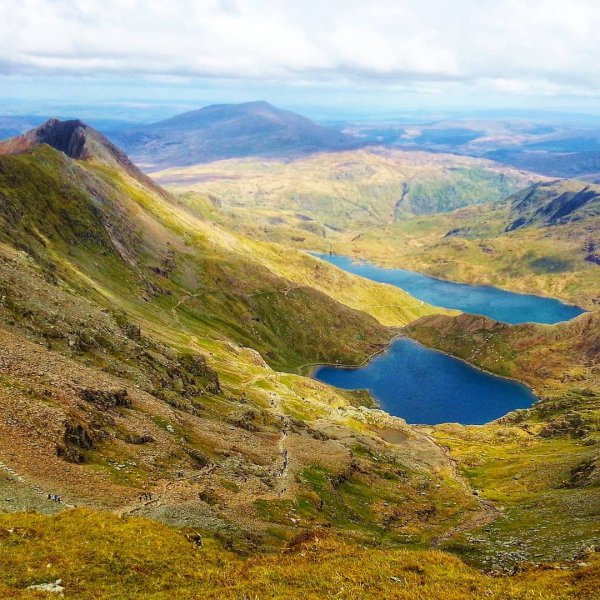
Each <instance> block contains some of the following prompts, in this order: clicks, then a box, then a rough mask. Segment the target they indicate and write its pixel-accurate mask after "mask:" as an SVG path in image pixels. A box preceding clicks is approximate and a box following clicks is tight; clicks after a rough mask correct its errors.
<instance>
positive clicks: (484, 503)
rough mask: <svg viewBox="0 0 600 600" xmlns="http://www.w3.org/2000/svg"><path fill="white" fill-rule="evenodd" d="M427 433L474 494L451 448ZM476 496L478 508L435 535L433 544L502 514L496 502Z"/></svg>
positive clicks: (458, 476)
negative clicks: (451, 452) (450, 450)
mask: <svg viewBox="0 0 600 600" xmlns="http://www.w3.org/2000/svg"><path fill="white" fill-rule="evenodd" d="M426 435H427V437H429V438H430V439H431V441H432V442H433V443H434V444H436V445H437V446H438V447H440V448H441V449H442V450H443V452H444V454H445V455H446V458H447V459H448V464H449V466H450V468H451V470H452V476H453V478H454V479H455V480H456V481H457V482H458V483H460V485H461V486H462V487H463V488H464V489H465V490H467V491H468V492H470V493H472V494H473V488H471V486H470V485H469V483H468V481H467V480H466V479H465V478H464V477H463V475H462V474H461V472H460V470H459V468H458V466H457V464H456V460H455V459H454V458H453V457H452V456H451V454H450V452H449V450H448V449H447V448H445V447H444V446H440V445H439V444H437V442H436V441H435V439H434V438H433V437H432V436H431V435H429V434H426ZM474 497H476V498H477V504H478V509H477V510H474V511H472V512H471V513H470V514H468V515H467V516H466V518H465V519H464V520H462V521H461V522H460V523H458V524H456V525H454V526H453V527H451V528H450V529H448V531H445V532H444V533H441V534H440V535H438V536H436V537H434V538H433V539H432V540H431V544H432V545H433V546H441V545H442V544H443V543H444V542H447V541H448V540H451V539H452V538H454V537H455V536H457V535H459V534H460V533H464V532H466V531H471V530H473V529H478V528H479V527H484V526H485V525H488V524H489V523H491V522H492V521H495V520H496V519H497V518H498V517H499V516H500V514H501V512H502V511H501V510H500V509H499V508H498V507H497V506H496V505H495V504H493V503H492V502H490V501H489V500H484V499H483V498H480V497H479V496H475V494H474Z"/></svg>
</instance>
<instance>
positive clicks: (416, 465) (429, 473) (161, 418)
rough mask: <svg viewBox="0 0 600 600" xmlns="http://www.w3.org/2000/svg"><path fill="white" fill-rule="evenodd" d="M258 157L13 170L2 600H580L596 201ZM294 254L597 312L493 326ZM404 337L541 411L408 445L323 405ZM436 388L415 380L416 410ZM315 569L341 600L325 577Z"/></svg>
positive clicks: (373, 414) (4, 266) (105, 146)
mask: <svg viewBox="0 0 600 600" xmlns="http://www.w3.org/2000/svg"><path fill="white" fill-rule="evenodd" d="M294 151H295V150H294ZM258 154H259V156H255V157H247V158H242V159H240V158H233V159H231V160H224V161H218V162H212V163H203V164H194V165H192V166H189V167H173V168H170V169H167V170H163V171H160V172H157V173H152V174H151V176H148V175H147V174H145V173H143V172H142V171H141V170H139V168H138V167H137V166H136V165H135V164H134V163H133V162H132V161H131V160H130V159H129V158H128V157H127V155H126V154H125V153H124V152H123V151H122V150H120V149H119V148H118V147H116V146H115V145H113V144H112V143H111V142H109V141H108V140H107V139H106V138H105V137H104V136H103V135H102V134H100V133H99V132H98V131H96V130H94V129H93V128H91V127H90V126H88V125H86V124H85V123H83V122H81V121H58V120H50V121H48V122H46V123H45V124H43V125H42V126H40V127H38V128H36V129H34V130H32V131H30V132H28V133H26V134H24V135H22V136H19V137H17V138H13V139H10V140H8V141H5V142H0V261H1V262H0V267H1V268H0V317H1V324H0V338H1V343H0V367H1V370H0V406H1V411H0V461H1V463H0V468H1V469H2V470H1V471H0V481H1V483H2V490H3V494H2V498H0V509H1V510H2V511H3V513H4V514H2V515H1V516H0V556H2V560H3V561H11V576H10V578H8V579H6V580H5V581H3V582H1V583H0V591H2V592H3V593H5V594H6V595H7V596H8V597H15V598H16V597H24V598H26V597H35V596H32V595H31V593H30V592H27V591H25V588H26V587H27V585H29V584H30V583H31V582H32V581H33V580H37V579H40V578H42V577H44V578H54V579H61V578H64V579H65V582H66V583H67V585H69V587H68V588H67V589H68V592H67V595H72V596H73V597H82V598H86V597H90V598H91V597H102V594H106V593H107V592H106V590H107V587H106V586H109V585H110V581H111V578H112V577H113V575H114V574H116V573H117V572H119V570H120V569H123V570H124V571H125V572H127V573H128V575H127V581H125V582H124V583H123V584H122V585H123V587H122V588H121V590H120V592H119V593H120V594H121V596H115V597H123V598H127V597H133V596H132V594H134V593H135V591H134V590H135V589H137V586H139V585H142V583H141V579H142V578H143V579H144V581H146V582H147V583H145V584H144V585H147V586H149V587H148V588H147V589H146V592H145V597H156V598H161V597H165V598H166V597H173V598H177V597H181V598H188V597H194V596H193V594H198V593H201V594H202V595H203V597H232V598H233V597H240V594H246V596H247V595H248V594H250V593H254V590H260V587H259V586H264V585H266V584H265V581H267V580H268V581H271V583H272V582H273V581H274V579H273V578H275V579H277V577H278V576H279V575H278V574H280V575H281V577H284V581H278V582H277V583H276V584H274V585H276V586H279V587H275V588H274V591H273V594H272V596H268V597H274V598H275V597H281V596H282V595H285V593H286V591H285V590H286V589H287V590H289V587H288V586H290V585H295V586H297V587H298V589H303V587H302V586H305V589H306V594H305V595H306V596H307V597H315V598H316V597H322V593H323V590H330V589H334V588H335V589H337V590H338V591H339V589H340V588H339V586H340V585H343V586H346V587H344V594H345V595H343V596H342V597H348V598H351V597H361V596H359V595H358V594H359V592H358V591H357V590H358V589H359V588H361V587H364V586H367V587H368V588H369V589H371V590H375V593H379V594H384V595H385V594H388V595H390V597H398V598H401V597H409V596H410V597H415V596H414V594H415V590H420V591H419V593H422V594H425V596H423V597H427V594H436V595H437V596H435V595H434V596H431V597H441V596H440V594H444V597H449V598H452V597H456V598H462V597H469V596H468V594H471V597H477V596H478V595H480V594H482V593H485V594H487V595H488V596H489V597H497V598H502V597H506V594H505V590H506V589H507V587H508V589H510V590H511V591H510V593H511V594H513V596H508V597H526V596H523V594H525V593H527V592H526V591H525V590H527V589H535V590H537V591H539V594H540V595H542V596H543V597H548V598H552V597H556V598H561V597H578V596H576V595H572V596H570V595H569V594H571V593H572V592H573V594H575V592H574V589H575V588H574V586H575V583H574V582H575V581H577V582H578V584H577V585H578V589H583V590H584V593H585V590H586V587H585V586H586V585H587V586H589V589H592V588H593V586H594V585H595V584H596V582H597V578H598V569H599V568H600V565H599V564H598V561H597V559H596V553H595V551H594V549H595V548H596V546H597V544H599V543H600V540H599V537H598V536H599V535H600V533H599V531H598V526H597V524H598V518H599V515H598V508H597V507H598V506H600V502H599V500H600V499H599V497H598V490H599V489H600V488H599V485H598V483H599V482H598V478H597V474H598V464H597V463H598V456H597V447H598V444H599V443H600V437H599V436H600V427H599V423H600V420H599V419H600V388H599V387H598V386H599V385H600V383H599V381H600V378H599V374H598V369H599V365H598V355H599V354H600V348H599V347H598V343H599V342H598V340H599V339H600V331H599V326H598V325H599V324H598V311H597V305H598V279H597V277H598V274H597V270H598V269H599V268H600V267H598V265H597V264H596V261H595V260H594V257H595V256H596V246H595V243H596V242H595V239H596V237H595V236H596V233H597V230H598V219H599V218H600V216H599V213H598V206H599V204H598V199H599V198H600V195H598V194H597V193H596V189H595V187H594V186H591V185H588V184H584V183H580V182H556V181H548V180H547V179H545V178H543V177H540V176H539V175H535V174H531V173H526V172H520V171H516V170H514V169H511V168H508V167H503V166H500V165H498V164H496V163H491V162H490V161H487V160H481V159H471V158H466V157H459V156H452V155H442V154H439V155H434V154H427V153H424V152H402V151H396V150H389V149H384V148H379V149H378V148H369V149H364V148H362V149H344V150H343V151H339V149H338V148H335V149H334V150H333V151H327V152H326V151H323V152H320V153H316V154H315V153H310V155H309V156H293V157H290V158H289V159H286V160H285V161H284V160H281V159H277V158H273V157H271V156H267V155H262V151H261V152H259V153H258ZM169 160H170V159H169ZM146 166H147V165H146ZM162 185H165V186H166V188H163V187H162ZM307 251H317V252H321V253H329V252H333V253H337V254H340V255H345V256H348V257H351V258H352V259H357V260H358V261H360V260H363V259H366V260H369V261H372V262H373V263H374V264H375V265H380V266H382V267H387V268H390V267H400V268H405V269H411V270H414V271H419V272H422V273H426V274H429V275H433V276H435V277H441V278H443V279H449V280H455V281H462V282H466V283H471V284H490V285H495V286H498V287H502V288H506V289H508V290H514V291H518V292H527V293H529V294H538V295H544V296H549V297H553V298H558V299H561V300H563V301H565V302H567V303H570V304H573V305H577V306H581V307H582V308H583V309H585V310H586V311H587V312H582V311H581V310H577V311H575V312H572V313H571V312H569V313H568V314H567V313H565V314H564V318H562V317H561V318H558V317H557V318H554V317H552V318H550V319H549V322H550V323H555V322H556V321H564V322H562V323H558V324H556V325H544V324H532V323H530V322H527V323H522V321H529V320H530V319H529V318H528V317H523V319H515V320H514V322H515V323H521V324H508V323H504V322H499V321H502V320H503V319H499V321H494V320H492V319H489V318H486V317H481V316H473V315H471V314H467V313H459V311H458V310H456V309H457V308H459V309H464V307H463V306H455V305H451V304H447V303H445V302H439V304H440V305H442V306H448V308H442V307H440V306H435V305H434V304H437V303H438V302H437V301H432V300H430V301H429V302H428V301H427V299H423V298H419V297H415V296H413V295H411V294H410V293H409V292H407V291H405V290H404V289H402V288H401V287H397V286H395V285H390V284H389V283H393V282H390V281H387V280H383V281H384V282H383V283H382V282H380V281H372V280H369V279H367V278H365V277H361V276H358V275H356V274H355V273H352V272H346V271H344V270H341V269H339V268H337V267H336V266H335V264H329V262H328V261H329V260H330V259H331V257H330V255H329V254H325V255H324V258H325V259H326V260H320V259H319V258H316V257H315V256H311V255H310V254H309V253H308V252H307ZM590 257H592V258H590ZM333 262H335V261H333ZM363 266H364V265H363ZM415 293H416V292H415ZM444 293H445V292H443V291H442V292H441V293H440V294H441V296H438V297H440V298H441V297H442V296H443V295H444ZM459 295H460V294H459ZM542 300H544V299H542ZM494 301H495V300H494V299H493V300H492V301H491V303H492V304H493V303H494ZM565 308H566V309H568V308H569V307H566V306H565V305H564V304H561V303H558V302H556V303H555V304H553V309H554V310H558V311H559V314H560V310H563V309H565ZM571 308H572V307H571ZM519 310H520V309H515V311H516V312H518V311H519ZM537 311H538V309H537V308H535V309H534V310H533V312H534V313H535V312H537ZM494 316H496V317H497V318H499V317H498V315H497V314H495V315H494ZM521 316H522V315H521ZM543 320H544V319H541V318H540V321H543ZM547 320H548V319H547ZM398 336H402V337H406V338H412V339H414V340H416V341H417V342H419V343H420V344H423V345H424V346H427V347H431V348H435V349H438V350H441V351H443V352H444V353H445V354H446V355H453V356H455V357H458V358H460V359H462V360H464V361H467V362H468V363H471V364H472V365H474V366H475V367H478V368H480V369H483V370H485V371H487V372H489V373H493V374H497V375H500V376H502V377H509V378H511V379H514V380H516V381H517V382H522V383H523V384H526V385H527V386H529V387H530V388H531V389H532V390H533V392H534V393H535V396H536V397H537V398H539V401H537V402H535V403H534V404H533V405H531V404H532V402H534V400H535V398H533V397H528V398H527V401H526V402H524V403H515V401H514V398H511V402H509V403H507V404H505V405H503V406H505V409H502V410H500V413H501V414H500V413H498V414H494V415H493V416H490V415H487V416H485V417H483V418H481V419H478V420H469V419H468V418H467V417H464V418H463V417H460V418H457V420H459V421H460V423H447V422H446V421H447V417H446V418H440V419H439V420H434V419H431V420H424V421H419V420H413V419H408V421H409V422H407V420H405V419H403V418H400V417H397V416H392V415H390V414H389V412H385V410H382V408H383V409H386V408H388V407H387V406H386V404H385V402H381V405H382V406H377V405H376V404H375V403H374V400H373V398H372V397H371V396H370V395H369V394H368V393H367V392H366V391H365V390H363V389H353V390H342V389H337V388H335V387H332V386H329V385H326V384H324V383H322V382H320V381H318V380H317V379H314V378H311V377H310V375H311V373H312V372H313V371H314V369H315V367H316V366H318V365H323V364H327V365H331V366H332V367H335V366H336V365H338V366H342V365H346V366H347V365H363V364H364V365H366V367H365V368H367V369H368V368H370V367H372V366H373V365H374V364H376V363H377V361H380V360H382V359H385V357H386V356H387V355H388V353H383V354H382V352H384V351H385V349H386V348H387V347H388V346H389V344H390V343H393V340H394V339H396V338H397V337H398ZM400 341H401V342H405V343H407V344H408V345H410V344H414V342H412V341H411V340H410V339H404V340H400ZM393 347H394V346H393V345H392V348H393ZM423 350H425V348H423ZM388 352H389V351H388ZM442 356H443V358H444V359H447V360H450V357H449V356H445V355H442ZM373 357H377V358H373ZM451 360H454V359H451ZM444 364H445V363H444ZM460 364H461V365H462V366H464V367H467V365H465V364H464V363H460ZM469 368H471V367H469ZM443 369H444V367H443V366H441V363H435V364H428V366H426V367H424V371H422V373H421V376H420V377H421V379H420V380H419V382H417V386H418V387H419V388H420V390H419V391H420V393H421V395H422V396H421V397H420V399H419V402H423V401H427V399H428V398H430V397H433V394H429V392H428V390H430V389H432V388H429V387H428V385H430V384H432V383H433V382H429V381H428V380H429V379H432V380H433V379H434V377H433V375H432V374H431V373H430V371H433V370H435V376H436V377H437V376H440V375H442V374H443V372H442V370H443ZM332 370H335V368H333V369H332ZM438 370H439V371H440V372H438ZM478 373H480V374H482V375H485V374H484V373H481V372H480V371H478ZM403 374H404V375H405V376H407V377H408V379H409V380H410V381H412V380H411V371H410V370H409V369H408V368H407V373H403ZM485 376H486V377H489V375H485ZM384 378H385V373H384ZM500 381H502V382H503V383H507V384H511V385H513V386H518V384H517V383H514V382H506V381H505V380H500ZM391 383H392V386H395V387H396V389H401V387H402V385H405V384H403V383H402V382H397V381H396V380H394V381H392V382H391ZM444 385H445V383H444V379H443V376H442V377H441V378H440V379H439V381H438V387H439V390H440V391H441V394H442V397H441V398H442V399H445V400H449V401H450V404H452V403H453V402H456V401H457V399H458V398H460V397H461V392H460V391H459V392H458V395H455V396H452V397H451V398H444V397H443V396H444ZM351 387H354V388H362V387H363V385H362V384H361V385H355V386H351ZM367 387H369V386H367ZM509 388H510V386H509ZM510 389H516V388H510ZM508 393H510V392H507V391H506V390H501V391H499V392H498V394H499V397H501V399H502V400H506V396H507V394H508ZM482 394H485V392H482V391H481V390H479V391H477V392H475V395H482ZM518 407H520V408H521V409H520V410H515V411H512V412H508V411H510V410H512V409H514V408H518ZM506 412H508V414H506ZM398 414H402V413H398ZM496 416H498V417H501V418H498V419H497V420H494V421H491V422H489V421H490V419H492V418H495V417H496ZM414 422H422V423H427V424H426V425H419V426H415V425H414V424H412V423H414ZM468 423H486V424H483V425H469V424H468ZM55 494H56V495H58V496H60V498H61V502H60V503H59V502H54V501H52V500H51V499H49V496H53V495H55ZM31 510H35V511H36V512H37V514H35V515H34V514H32V513H29V512H27V511H31ZM574 512H576V513H577V519H576V521H566V520H565V519H564V515H565V514H573V513H574ZM84 523H87V525H84ZM83 527H85V531H86V536H87V537H88V541H89V545H90V546H91V547H93V550H90V549H89V548H88V549H87V550H86V549H85V548H86V545H85V544H83V545H82V543H81V542H80V541H78V539H77V536H78V535H79V534H78V532H81V529H82V528H83ZM15 531H16V532H17V533H15ZM20 532H21V533H22V535H21V533H20ZM132 532H136V533H135V536H136V539H137V543H136V544H134V545H133V546H129V545H128V544H127V542H126V541H125V540H126V539H127V537H128V536H131V535H132ZM56 536H59V537H60V538H61V539H62V540H66V542H64V552H62V553H61V555H60V556H49V555H48V545H53V544H55V543H56ZM108 538H110V539H111V540H113V544H114V546H113V547H115V548H118V552H117V554H118V557H117V556H116V554H114V553H113V554H112V555H111V554H110V551H109V548H108V546H107V539H108ZM557 538H558V539H560V543H559V544H556V543H555V542H556V539H557ZM432 548H433V549H432ZM8 549H10V553H9V550H8ZM157 549H159V550H158V552H156V550H157ZM86 552H91V553H92V554H93V560H92V562H93V564H94V565H96V566H94V567H93V569H92V570H89V569H82V566H81V557H82V556H83V555H84V554H85V553H86ZM175 555H176V559H175V561H174V562H171V559H172V558H173V556H175ZM199 561H203V564H204V565H207V564H208V566H205V567H204V570H203V569H200V568H199V567H198V564H197V563H198V562H199ZM207 561H208V562H207ZM357 561H359V563H360V565H361V566H360V567H358V568H357V567H356V565H357ZM463 561H464V562H463ZM20 562H21V563H24V564H29V565H33V566H31V567H30V568H31V571H27V570H24V569H22V568H21V567H20V566H18V563H20ZM34 563H35V564H34ZM117 563H118V564H117ZM318 563H321V564H327V565H331V568H332V569H334V568H335V569H338V570H339V572H340V573H342V572H344V571H347V570H348V569H349V568H352V569H355V573H356V575H355V577H354V578H350V579H344V577H342V578H341V579H339V580H338V578H337V576H336V577H334V578H326V577H325V575H324V573H325V572H324V571H320V572H321V573H322V575H320V576H319V577H316V575H315V572H314V568H315V564H318ZM42 564H43V565H44V569H46V570H45V571H44V570H43V569H42V566H41V565H42ZM375 564H378V565H379V566H378V567H377V568H374V565H375ZM46 565H49V566H47V567H46ZM350 565H352V567H350ZM467 565H469V566H467ZM548 565H554V566H558V567H559V568H557V569H554V567H553V566H552V567H551V566H548ZM95 569H103V570H106V571H107V572H108V573H113V575H108V576H107V577H105V578H102V579H101V580H100V579H98V578H96V577H95V575H94V570H95ZM477 569H482V571H479V570H477ZM267 572H268V573H269V575H266V573H267ZM174 573H178V575H177V576H175V575H174ZM181 574H185V576H183V575H181ZM490 574H493V575H494V577H491V576H490ZM342 580H343V581H344V582H345V583H342ZM76 582H77V583H76ZM311 582H312V583H311ZM400 582H403V583H401V584H400ZM3 586H4V587H3ZM399 588H400V589H399ZM444 590H445V591H444ZM484 590H485V591H484ZM257 593H259V592H257ZM360 593H362V592H360ZM577 593H579V592H577ZM94 594H96V596H94ZM278 594H279V596H278ZM319 594H321V596H319ZM403 594H404V595H403ZM452 594H454V596H453V595H452ZM553 594H554V596H553ZM241 597H243V596H241ZM283 597H285V596H283ZM580 597H585V596H580Z"/></svg>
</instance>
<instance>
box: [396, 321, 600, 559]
mask: <svg viewBox="0 0 600 600" xmlns="http://www.w3.org/2000/svg"><path fill="white" fill-rule="evenodd" d="M407 332H408V333H409V334H410V335H411V336H413V337H414V338H416V339H417V340H419V341H420V342H422V343H424V344H427V345H429V346H433V347H435V348H439V349H440V350H443V351H444V352H448V353H450V354H454V355H455V356H458V357H460V358H462V359H464V360H468V361H469V362H471V363H473V364H475V365H477V366H479V367H481V368H484V369H486V370H488V371H491V372H493V373H498V374H500V375H503V376H508V377H512V378H515V379H518V380H520V381H523V382H525V383H527V384H528V385H530V386H531V387H532V388H533V389H534V390H535V392H536V394H537V395H538V397H539V398H540V402H538V403H536V404H535V405H534V406H533V407H532V408H530V409H528V410H518V411H514V412H513V413H511V414H509V415H507V416H506V417H504V418H502V419H499V420H498V421H497V422H495V423H490V424H488V425H484V426H481V427H466V426H460V425H440V426H437V427H435V428H434V429H433V430H432V433H433V435H434V437H435V439H436V440H438V442H439V443H442V444H444V445H445V446H446V447H448V448H449V449H450V453H451V456H452V457H453V458H455V459H456V460H457V464H458V466H459V467H460V469H461V472H462V473H463V474H464V475H465V477H467V479H468V480H469V482H470V484H471V485H472V486H473V487H474V488H475V489H478V490H479V492H478V493H479V495H480V497H482V498H485V499H487V500H489V501H492V502H493V503H494V504H495V505H496V506H501V507H503V512H502V514H501V515H499V518H498V519H496V520H495V521H494V522H493V523H491V524H488V525H486V526H485V527H481V528H477V529H475V530H473V531H471V532H468V533H463V534H462V535H460V536H458V537H456V538H455V539H454V540H453V541H451V542H448V543H447V547H448V548H452V549H453V550H455V551H458V552H459V553H462V554H464V555H465V556H467V557H469V558H470V559H471V560H474V561H475V562H477V563H478V564H481V565H483V566H485V567H487V568H490V567H491V568H494V567H497V566H504V567H510V566H511V565H513V566H514V565H516V564H518V563H519V562H520V561H539V560H554V559H557V558H558V557H560V556H563V555H565V553H567V554H568V553H571V554H577V553H578V552H581V551H583V550H584V549H585V548H589V547H597V544H598V543H599V542H600V512H599V510H600V464H599V459H600V455H599V453H598V444H599V443H600V313H598V312H593V313H588V314H583V315H580V316H579V317H577V318H576V319H573V320H572V321H569V322H566V323H560V324H558V325H555V326H548V325H533V324H525V325H517V326H513V325H506V324H504V323H497V322H494V321H492V320H490V319H487V318H485V317H475V316H472V315H460V316H457V317H445V316H436V317H425V318H423V319H420V320H419V321H417V322H416V323H414V324H412V325H411V326H409V327H408V328H407Z"/></svg>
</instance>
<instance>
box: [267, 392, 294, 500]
mask: <svg viewBox="0 0 600 600" xmlns="http://www.w3.org/2000/svg"><path fill="white" fill-rule="evenodd" d="M269 403H270V405H271V408H272V409H274V411H275V412H276V414H277V416H278V417H279V418H280V419H281V434H280V436H279V441H278V443H277V447H278V450H279V452H278V454H279V459H280V460H279V466H278V467H277V468H276V469H275V471H274V475H275V478H276V480H277V481H276V485H275V491H276V492H277V495H278V496H283V495H284V494H285V493H286V492H287V490H288V488H289V483H290V481H289V479H290V475H291V474H290V471H289V464H290V455H289V449H288V436H289V431H290V420H289V418H288V416H287V415H286V414H285V413H284V412H283V407H282V406H281V399H280V397H279V396H278V395H277V394H275V393H273V394H272V396H271V399H270V401H269Z"/></svg>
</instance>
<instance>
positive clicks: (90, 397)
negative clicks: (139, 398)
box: [79, 389, 131, 410]
mask: <svg viewBox="0 0 600 600" xmlns="http://www.w3.org/2000/svg"><path fill="white" fill-rule="evenodd" d="M79 395H80V396H81V398H82V400H85V401H86V402H90V403H91V404H95V405H96V406H98V407H99V408H102V409H104V410H107V409H110V408H116V407H117V406H122V407H125V408H128V407H130V406H131V399H130V398H128V396H127V390H116V391H107V390H91V389H83V390H80V392H79Z"/></svg>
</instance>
